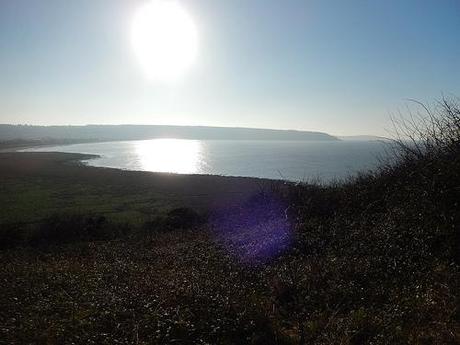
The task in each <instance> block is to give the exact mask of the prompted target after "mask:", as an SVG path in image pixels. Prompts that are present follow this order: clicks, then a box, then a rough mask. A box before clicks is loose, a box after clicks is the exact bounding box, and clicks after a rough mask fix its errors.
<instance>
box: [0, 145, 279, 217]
mask: <svg viewBox="0 0 460 345" xmlns="http://www.w3.org/2000/svg"><path fill="white" fill-rule="evenodd" d="M85 158H91V157H90V156H85V155H79V154H67V153H23V152H14V153H11V152H10V153H8V152H3V153H0V179H1V184H0V204H1V205H2V207H1V209H0V224H11V223H33V222H39V221H41V220H43V219H44V218H46V217H49V216H51V215H54V214H58V213H59V214H62V213H64V214H79V213H81V214H102V215H105V216H108V217H109V218H114V219H118V220H120V221H127V222H130V223H137V224H139V223H143V222H145V221H146V220H148V219H150V218H152V217H155V216H156V215H158V214H161V213H163V212H164V211H166V210H170V209H172V208H174V207H180V206H186V207H193V208H194V209H196V210H198V211H205V210H208V209H209V208H210V207H219V205H222V206H223V205H231V204H235V203H239V202H241V201H243V200H244V199H245V198H248V197H249V196H251V195H252V194H254V193H255V192H256V191H257V190H260V189H262V188H264V186H265V185H267V184H271V183H272V182H268V181H264V180H261V179H252V178H234V177H217V176H199V175H196V176H185V175H170V174H153V173H146V172H133V171H121V170H117V169H104V168H93V167H86V166H83V165H81V164H78V161H79V160H82V159H85Z"/></svg>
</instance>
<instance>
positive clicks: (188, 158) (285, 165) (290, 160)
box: [28, 139, 386, 181]
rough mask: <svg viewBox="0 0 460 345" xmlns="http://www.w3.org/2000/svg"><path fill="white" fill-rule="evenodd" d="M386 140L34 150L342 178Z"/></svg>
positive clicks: (366, 162) (132, 163) (118, 161)
mask: <svg viewBox="0 0 460 345" xmlns="http://www.w3.org/2000/svg"><path fill="white" fill-rule="evenodd" d="M385 148H386V144H384V143H382V142H378V141H337V142H324V141H323V142H307V141H230V140H184V139H153V140H140V141H122V142H104V143H91V144H75V145H64V146H54V147H46V148H34V149H29V150H28V151H57V152H72V153H88V154H96V155H99V156H100V158H97V159H91V160H88V161H87V162H86V163H87V164H88V165H91V166H97V167H110V168H120V169H128V170H143V171H156V172H170V173H179V174H215V175H226V176H249V177H262V178H270V179H286V180H291V181H308V180H310V179H318V178H319V179H321V180H323V181H329V180H331V179H335V178H339V179H340V178H345V177H347V176H349V175H351V174H354V173H356V172H358V171H363V170H368V169H372V168H374V167H375V166H376V165H377V164H378V158H379V157H381V156H382V155H384V151H385Z"/></svg>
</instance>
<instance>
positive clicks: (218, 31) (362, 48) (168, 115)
mask: <svg viewBox="0 0 460 345" xmlns="http://www.w3.org/2000/svg"><path fill="white" fill-rule="evenodd" d="M178 1H179V2H180V3H181V4H182V5H183V6H184V7H185V8H186V9H187V11H188V12H189V13H190V14H191V16H192V17H193V18H194V20H195V22H196V25H197V27H198V32H199V40H200V43H199V46H200V47H199V57H198V59H197V60H196V63H195V64H194V65H193V66H192V68H191V69H190V70H189V71H188V72H187V74H186V75H184V76H183V78H182V79H181V80H180V81H178V82H176V83H162V82H157V81H151V80H149V79H147V78H146V77H145V75H144V73H143V71H142V69H141V68H140V66H139V64H138V61H137V60H136V59H135V56H134V54H133V51H132V44H131V42H130V27H131V24H132V18H133V15H134V13H135V11H136V9H137V8H138V7H139V6H140V5H142V4H143V3H145V2H146V1H143V0H78V1H67V0H0V123H28V124H89V123H91V124H96V123H97V124H122V123H123V124H126V123H136V124H178V125H212V126H240V127H262V128H284V129H287V128H289V129H305V130H318V131H326V132H329V133H332V134H337V135H348V134H350V135H351V134H377V135H384V134H385V133H386V132H385V128H390V127H391V126H390V125H389V120H388V119H389V115H390V113H392V112H395V111H396V110H397V109H398V108H400V107H402V105H403V104H404V103H403V102H404V99H406V98H416V99H418V100H422V101H432V100H433V99H435V98H439V97H440V96H441V95H442V93H445V94H447V95H449V94H454V95H457V96H459V95H460V1H459V0H431V1H428V0H385V1H383V0H378V1H377V0H376V1H371V0H347V1H344V0H335V1H333V0H276V1H275V0H178Z"/></svg>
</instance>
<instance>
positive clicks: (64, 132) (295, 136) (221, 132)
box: [0, 124, 340, 141]
mask: <svg viewBox="0 0 460 345" xmlns="http://www.w3.org/2000/svg"><path fill="white" fill-rule="evenodd" d="M156 138H176V139H196V140H215V139H219V140H305V141H337V140H340V139H339V138H337V137H335V136H332V135H330V134H327V133H322V132H310V131H296V130H275V129H260V128H237V127H206V126H163V125H86V126H34V125H7V124H0V141H9V140H43V139H52V140H70V141H72V140H82V141H111V140H113V141H118V140H144V139H156Z"/></svg>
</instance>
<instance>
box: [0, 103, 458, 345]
mask: <svg viewBox="0 0 460 345" xmlns="http://www.w3.org/2000/svg"><path fill="white" fill-rule="evenodd" d="M427 118H428V120H426V122H425V123H427V124H429V126H428V127H425V128H424V129H422V128H421V127H418V126H416V127H411V125H410V124H409V125H408V126H407V127H404V128H403V130H404V133H405V134H409V136H408V138H407V136H406V137H405V139H411V138H412V139H414V140H413V141H410V140H409V141H407V140H400V141H398V142H397V143H398V144H399V147H398V149H397V150H395V157H394V160H392V161H391V163H390V162H389V163H386V164H382V166H381V167H380V168H379V169H377V170H375V171H373V172H372V173H367V174H362V175H360V176H356V177H354V178H352V179H350V180H348V181H346V182H343V183H337V184H330V185H312V184H300V185H299V184H283V183H279V182H278V183H269V182H267V181H263V180H254V179H239V178H220V177H196V176H195V177H193V176H181V177H180V176H173V175H162V174H152V173H134V172H123V171H117V170H114V169H97V168H90V167H84V166H79V165H75V164H70V163H69V159H70V160H72V159H75V158H76V157H77V156H72V155H64V154H52V153H47V154H40V153H27V154H23V153H7V154H4V155H7V159H5V160H3V161H0V162H1V164H0V172H1V173H2V175H1V177H2V181H4V182H3V183H2V185H1V187H2V192H3V193H2V194H0V195H1V197H2V201H3V202H2V204H3V205H4V206H3V208H4V211H3V212H4V214H3V215H4V216H5V217H3V219H2V227H1V234H0V244H1V246H0V247H1V250H0V261H1V262H2V265H1V267H0V281H2V282H3V284H0V305H1V306H2V308H1V309H0V324H1V325H2V326H1V327H0V339H2V340H4V342H5V343H8V344H22V343H52V344H60V343H75V344H102V343H105V344H110V343H121V344H132V343H135V344H229V345H230V344H250V345H279V344H281V345H306V344H317V345H325V344H337V345H345V344H347V345H348V344H349V345H364V344H377V345H379V344H381V345H384V344H413V345H419V344H439V345H441V344H458V343H459V342H460V289H459V287H460V256H459V253H460V228H459V224H460V209H459V203H458V200H460V108H459V107H458V106H456V105H455V104H451V103H443V104H442V107H441V108H440V109H439V110H438V111H437V112H434V113H430V114H428V117H427ZM8 155H9V156H8ZM15 155H17V156H15ZM40 155H41V156H40ZM14 157H16V158H14ZM27 158H29V159H27ZM15 159H16V160H15ZM20 161H22V164H19V162H20ZM187 181H188V182H187ZM187 186H188V187H187ZM204 187H206V188H207V189H208V191H209V192H207V193H206V194H210V195H212V198H207V197H206V195H203V194H196V192H197V191H199V190H201V189H203V188H204ZM159 188H163V190H161V189H160V190H159ZM182 189H184V193H183V194H180V191H181V190H182ZM238 192H242V193H238ZM181 195H184V196H186V202H182V205H181V200H180V196H181ZM229 195H230V196H237V198H236V199H234V198H233V202H225V201H224V198H223V197H224V196H229ZM203 197H204V199H205V200H207V202H206V203H205V204H203V203H202V201H203ZM162 198H163V199H162ZM216 201H221V202H216ZM85 206H86V208H85ZM60 209H62V211H65V212H59V210H60ZM8 210H9V211H8ZM12 210H14V212H12ZM12 214H16V215H17V216H18V217H19V218H21V215H22V214H23V215H24V216H27V217H28V219H29V220H30V221H29V222H28V223H26V224H20V223H18V222H17V221H16V220H17V219H12V218H11V217H8V215H10V216H11V215H12ZM141 215H142V216H141Z"/></svg>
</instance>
